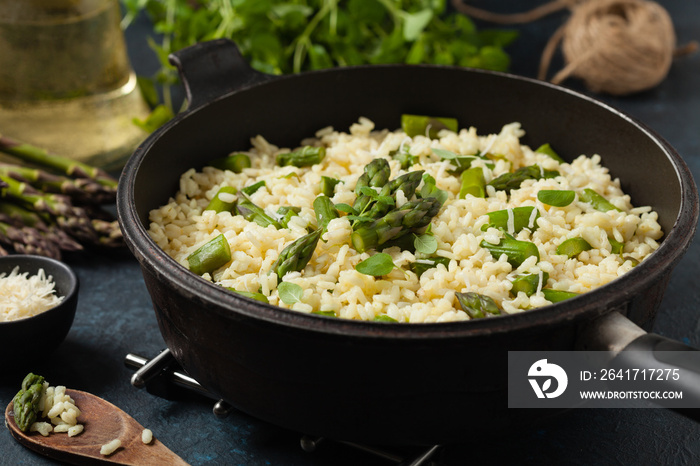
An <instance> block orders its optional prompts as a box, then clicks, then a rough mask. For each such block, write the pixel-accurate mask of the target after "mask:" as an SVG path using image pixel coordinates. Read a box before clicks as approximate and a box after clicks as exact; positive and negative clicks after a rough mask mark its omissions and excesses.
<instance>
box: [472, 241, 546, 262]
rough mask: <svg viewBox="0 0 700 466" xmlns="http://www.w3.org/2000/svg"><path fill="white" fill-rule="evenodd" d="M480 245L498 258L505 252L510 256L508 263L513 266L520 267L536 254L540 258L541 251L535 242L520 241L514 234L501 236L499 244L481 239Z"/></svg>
mask: <svg viewBox="0 0 700 466" xmlns="http://www.w3.org/2000/svg"><path fill="white" fill-rule="evenodd" d="M480 246H481V247H482V248H485V249H487V250H488V251H489V252H490V253H491V256H493V258H494V259H498V258H499V257H501V255H503V254H505V255H506V257H507V258H508V263H509V264H510V265H512V266H513V268H518V267H520V265H521V264H522V263H523V262H525V259H527V258H528V257H531V256H534V257H536V258H537V260H538V261H539V260H540V251H539V249H537V246H536V245H535V243H531V242H529V241H519V240H516V239H515V238H513V237H512V236H510V235H508V234H506V236H505V238H501V241H500V242H499V243H498V244H492V243H489V242H487V241H485V240H484V241H481V243H480Z"/></svg>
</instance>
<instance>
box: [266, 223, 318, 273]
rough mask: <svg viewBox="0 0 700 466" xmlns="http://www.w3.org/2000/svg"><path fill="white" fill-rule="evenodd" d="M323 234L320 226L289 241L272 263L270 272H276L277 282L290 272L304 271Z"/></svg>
mask: <svg viewBox="0 0 700 466" xmlns="http://www.w3.org/2000/svg"><path fill="white" fill-rule="evenodd" d="M322 234H323V230H322V229H321V228H319V229H317V230H314V231H312V232H311V233H309V234H307V235H304V236H302V237H301V238H298V239H296V240H295V241H293V242H291V243H289V244H288V245H287V246H286V247H285V248H284V249H283V250H282V252H280V255H279V257H278V258H277V260H276V261H275V263H274V264H272V268H270V271H269V272H268V273H276V274H277V283H280V282H281V281H282V278H284V276H285V275H286V274H287V273H288V272H300V271H302V270H303V269H304V267H306V264H308V263H309V261H310V260H311V256H313V254H314V250H316V245H317V244H318V240H319V238H320V237H321V235H322Z"/></svg>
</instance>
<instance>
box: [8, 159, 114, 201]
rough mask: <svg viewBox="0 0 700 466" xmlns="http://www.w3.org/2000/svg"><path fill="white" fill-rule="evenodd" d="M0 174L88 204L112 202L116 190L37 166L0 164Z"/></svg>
mask: <svg viewBox="0 0 700 466" xmlns="http://www.w3.org/2000/svg"><path fill="white" fill-rule="evenodd" d="M0 174H1V175H4V176H8V177H10V178H13V179H15V180H17V181H21V182H25V183H28V184H30V185H32V186H33V187H34V188H36V189H38V190H41V191H44V192H47V193H55V194H65V195H67V196H69V197H70V198H71V199H73V200H75V201H79V202H84V203H90V204H106V203H111V202H114V200H115V199H116V190H115V189H113V188H108V187H105V186H103V185H101V184H99V183H97V182H96V181H93V180H90V179H87V178H69V177H66V176H59V175H54V174H53V173H49V172H46V171H44V170H41V169H38V168H30V167H22V166H19V165H12V164H0Z"/></svg>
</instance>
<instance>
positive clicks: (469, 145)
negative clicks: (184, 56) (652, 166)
mask: <svg viewBox="0 0 700 466" xmlns="http://www.w3.org/2000/svg"><path fill="white" fill-rule="evenodd" d="M524 134H525V132H524V129H523V128H521V127H520V124H518V123H510V124H506V125H505V126H503V128H502V129H501V130H500V132H499V133H498V134H484V135H480V134H478V133H477V129H476V128H462V129H458V128H457V126H456V122H455V121H454V120H452V119H450V118H433V117H424V116H417V115H403V116H402V125H401V129H399V130H395V131H392V130H387V129H376V128H375V127H374V123H373V122H372V121H370V120H368V119H366V118H360V119H359V121H358V122H357V123H355V124H353V125H352V126H351V127H350V128H349V131H347V132H344V131H338V130H335V129H333V128H323V129H321V130H319V131H318V132H317V133H316V135H315V137H313V138H309V139H307V140H303V141H301V142H300V145H299V147H296V148H280V147H277V146H275V145H273V144H272V143H271V142H268V141H267V140H265V139H264V137H263V136H262V135H261V136H257V137H255V138H253V139H252V141H251V147H250V148H248V149H247V150H245V151H243V152H237V153H232V154H231V155H230V156H228V157H225V158H223V159H217V160H214V161H212V162H211V166H206V167H204V168H202V169H201V170H199V171H197V170H195V169H191V170H189V171H187V172H186V173H184V174H183V175H182V177H181V179H180V187H179V190H178V192H177V193H175V194H174V196H173V197H172V198H171V199H170V200H169V202H168V203H167V204H166V205H163V206H162V207H160V208H158V209H155V210H153V211H152V212H151V213H150V222H151V223H150V229H149V233H150V235H151V237H152V238H153V240H154V241H155V242H156V243H157V244H158V246H160V247H161V248H163V250H164V251H166V252H167V254H168V255H170V256H171V257H172V258H174V259H175V260H176V261H178V262H179V263H180V264H182V266H184V267H186V268H188V269H190V270H191V271H193V272H194V273H197V274H198V275H201V276H202V277H203V278H205V279H207V280H210V281H212V282H213V283H215V284H218V285H220V286H222V287H225V288H227V289H228V290H230V291H231V292H235V293H240V294H242V295H244V296H247V297H249V298H253V299H258V300H260V301H265V302H268V303H270V304H272V305H276V306H280V307H284V308H289V309H292V310H294V311H298V312H305V313H315V314H321V315H326V316H330V317H337V318H343V319H361V320H370V321H387V322H410V323H414V322H447V321H458V320H468V319H473V318H488V317H491V316H495V315H502V314H513V313H518V312H524V311H528V310H530V309H534V308H538V307H542V306H546V305H549V304H551V303H554V302H558V301H562V300H564V299H571V298H574V297H576V296H577V295H578V294H581V293H585V292H587V291H590V290H592V289H594V288H596V287H599V286H601V285H604V284H606V283H608V282H610V281H611V280H614V279H615V278H617V277H619V276H620V275H622V274H624V273H625V272H627V271H629V270H630V269H632V268H633V267H635V266H636V265H637V264H638V263H639V262H641V261H643V260H644V259H645V258H646V257H647V256H648V255H649V254H650V253H652V252H653V251H654V250H655V249H656V248H657V247H658V243H657V241H658V240H659V239H660V238H661V237H662V235H663V232H662V230H661V227H660V225H659V224H658V222H657V214H656V213H655V212H654V211H653V210H652V209H651V207H635V206H633V205H632V204H631V203H630V198H629V196H628V195H626V194H625V193H624V192H623V191H622V190H621V188H620V183H619V180H617V179H613V178H612V177H611V176H610V174H609V173H608V170H607V169H606V168H605V167H604V166H603V165H602V161H601V157H600V156H599V155H595V154H593V155H580V156H578V157H577V158H575V159H574V160H572V161H571V162H564V161H563V160H562V159H561V158H559V156H558V155H557V154H556V153H555V152H554V150H553V149H552V148H551V147H549V145H548V144H546V141H542V142H543V143H544V144H543V145H542V146H541V147H538V148H536V149H533V148H530V147H528V146H526V145H523V144H521V142H520V138H521V137H522V136H523V135H524ZM554 149H556V148H554Z"/></svg>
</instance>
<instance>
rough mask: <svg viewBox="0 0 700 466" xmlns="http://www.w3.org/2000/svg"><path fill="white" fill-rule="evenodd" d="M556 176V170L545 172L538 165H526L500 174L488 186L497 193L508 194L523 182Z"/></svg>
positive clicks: (557, 173)
mask: <svg viewBox="0 0 700 466" xmlns="http://www.w3.org/2000/svg"><path fill="white" fill-rule="evenodd" d="M557 176H559V172H558V171H556V170H545V169H543V168H542V167H540V166H539V165H528V166H527V167H521V168H518V169H517V170H515V171H514V172H509V173H504V174H502V175H501V176H499V177H497V178H495V179H493V180H491V182H489V186H493V187H494V188H495V189H496V190H498V191H506V192H507V193H510V191H511V190H513V189H518V188H520V185H521V184H522V183H523V181H525V180H540V179H546V178H555V177H557Z"/></svg>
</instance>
